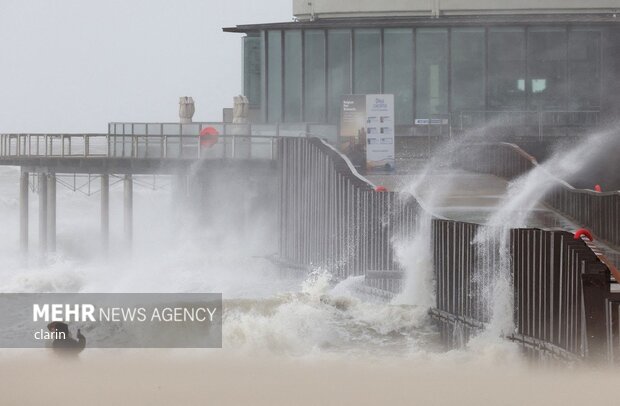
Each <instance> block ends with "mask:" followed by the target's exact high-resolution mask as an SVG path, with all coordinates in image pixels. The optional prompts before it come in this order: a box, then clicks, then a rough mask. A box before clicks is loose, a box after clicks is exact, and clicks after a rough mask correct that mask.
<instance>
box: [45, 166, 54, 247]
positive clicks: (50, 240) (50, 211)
mask: <svg viewBox="0 0 620 406" xmlns="http://www.w3.org/2000/svg"><path fill="white" fill-rule="evenodd" d="M47 248H48V251H51V252H54V251H56V174H54V173H50V174H49V175H47Z"/></svg>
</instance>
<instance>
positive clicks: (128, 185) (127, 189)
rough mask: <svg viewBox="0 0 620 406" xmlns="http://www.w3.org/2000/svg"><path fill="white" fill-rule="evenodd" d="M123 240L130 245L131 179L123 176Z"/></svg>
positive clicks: (131, 219)
mask: <svg viewBox="0 0 620 406" xmlns="http://www.w3.org/2000/svg"><path fill="white" fill-rule="evenodd" d="M123 183H124V185H125V239H126V242H127V244H128V245H131V241H132V239H133V178H132V176H131V175H125V179H124V182H123Z"/></svg>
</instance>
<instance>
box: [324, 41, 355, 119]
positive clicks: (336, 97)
mask: <svg viewBox="0 0 620 406" xmlns="http://www.w3.org/2000/svg"><path fill="white" fill-rule="evenodd" d="M327 65H328V66H327V74H328V75H327V81H328V99H327V108H328V117H327V119H328V121H329V123H332V124H336V123H337V122H338V118H339V117H340V103H341V99H342V96H343V95H346V94H351V31H349V30H329V32H328V35H327Z"/></svg>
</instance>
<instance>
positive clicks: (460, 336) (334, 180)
mask: <svg viewBox="0 0 620 406" xmlns="http://www.w3.org/2000/svg"><path fill="white" fill-rule="evenodd" d="M279 145H280V147H279V149H278V154H279V155H278V161H279V169H280V190H281V194H280V204H279V212H280V215H279V218H280V220H279V221H280V255H281V259H282V260H283V262H284V263H287V264H291V263H292V264H298V265H305V266H308V265H310V266H314V267H326V268H327V269H329V270H330V271H331V272H332V273H333V274H335V275H337V276H338V278H340V279H344V278H346V277H349V276H354V275H365V283H366V285H367V286H369V287H371V288H373V289H374V290H375V291H378V292H379V293H381V292H385V293H386V294H385V295H383V296H385V297H386V298H389V297H390V294H391V293H399V292H400V290H401V289H402V286H403V280H402V276H403V272H402V269H401V266H400V264H399V263H398V261H397V260H396V258H395V255H394V247H393V242H394V240H395V239H398V240H401V241H403V240H405V241H406V240H407V239H409V238H411V237H412V236H413V235H414V233H415V232H416V230H417V225H418V222H419V218H418V215H419V214H422V208H421V207H420V206H419V205H418V203H417V202H416V201H415V200H414V199H413V198H411V197H409V198H408V197H406V196H402V195H397V194H395V193H392V192H375V191H374V189H373V185H372V184H371V183H370V182H368V181H367V180H366V179H364V178H363V177H362V176H360V175H359V174H358V173H357V172H356V171H355V169H354V168H353V166H352V165H351V163H350V162H349V161H348V160H347V158H346V157H344V156H343V155H341V154H340V153H338V152H337V151H336V150H335V149H333V148H332V147H330V146H329V145H327V144H326V143H324V142H322V141H321V140H318V139H313V138H297V139H295V138H288V139H287V138H282V139H280V140H279ZM514 159H515V162H521V161H520V160H518V159H517V158H514ZM523 165H524V166H523V167H515V168H512V167H511V168H512V170H514V172H515V173H517V172H519V171H521V170H527V166H526V165H525V164H523ZM503 173H504V175H505V176H509V175H511V174H512V173H510V172H509V171H508V170H505V171H504V172H503ZM487 231H488V229H487V228H486V226H482V225H478V224H472V223H464V222H458V221H452V220H446V219H440V218H434V219H432V233H431V236H429V238H431V247H432V248H431V249H432V252H433V267H434V272H435V293H436V305H435V307H434V308H433V309H431V311H430V313H431V316H432V317H433V318H435V319H436V320H438V321H439V322H440V323H439V325H440V331H441V333H442V336H443V337H444V339H446V341H447V342H449V343H451V344H452V345H456V344H458V343H457V342H458V341H462V342H465V341H466V340H467V339H468V337H469V336H470V335H471V334H475V333H476V332H477V331H479V330H480V329H483V328H485V326H486V325H488V323H489V322H490V321H491V315H492V311H493V309H492V305H493V302H492V295H493V288H494V284H493V281H494V280H495V278H496V277H497V274H498V272H499V270H500V268H501V267H506V266H507V267H509V270H508V272H510V276H511V277H512V289H513V292H512V294H513V296H514V299H513V300H514V324H515V327H516V330H515V331H509V332H505V334H506V338H509V339H511V340H514V341H516V342H519V343H521V344H522V345H523V346H524V348H526V349H527V350H528V351H531V352H535V353H537V354H544V355H546V356H555V357H560V358H564V359H566V358H569V359H597V360H600V359H604V358H605V357H608V358H609V359H611V358H620V293H613V292H612V291H611V286H612V281H611V280H610V271H609V267H608V266H607V262H606V261H604V260H603V258H602V256H601V255H600V254H598V253H597V250H596V248H595V247H594V245H593V244H586V243H585V242H584V241H583V240H574V238H573V235H572V234H570V233H567V232H563V231H546V230H539V229H514V230H510V234H509V241H507V242H503V241H500V237H499V234H498V235H497V236H495V237H494V234H493V233H489V232H487ZM481 232H483V233H484V235H485V236H486V238H482V239H480V238H477V237H478V235H479V234H480V233H481ZM481 240H482V241H481ZM505 247H508V248H507V249H504V250H502V249H501V248H505ZM506 251H507V252H506ZM502 255H504V257H502ZM506 255H508V257H509V258H508V259H507V258H506V257H505V256H506ZM506 264H508V265H506ZM380 296H381V294H380Z"/></svg>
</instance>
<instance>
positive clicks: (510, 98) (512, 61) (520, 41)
mask: <svg viewBox="0 0 620 406" xmlns="http://www.w3.org/2000/svg"><path fill="white" fill-rule="evenodd" d="M488 41H489V62H488V63H489V73H488V86H489V94H488V98H489V99H488V105H489V109H491V110H523V109H524V108H525V87H526V86H525V29H524V28H512V27H505V28H491V29H490V30H489V39H488Z"/></svg>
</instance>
